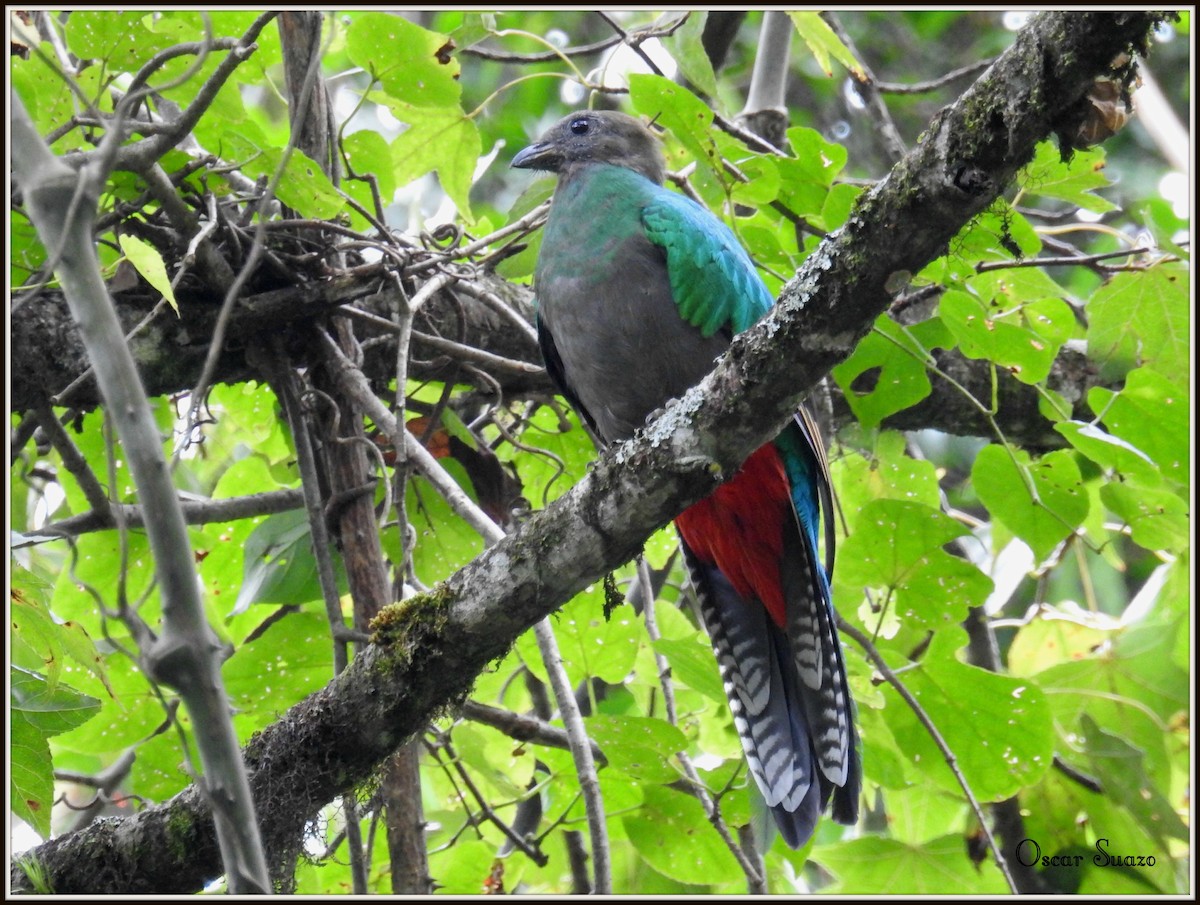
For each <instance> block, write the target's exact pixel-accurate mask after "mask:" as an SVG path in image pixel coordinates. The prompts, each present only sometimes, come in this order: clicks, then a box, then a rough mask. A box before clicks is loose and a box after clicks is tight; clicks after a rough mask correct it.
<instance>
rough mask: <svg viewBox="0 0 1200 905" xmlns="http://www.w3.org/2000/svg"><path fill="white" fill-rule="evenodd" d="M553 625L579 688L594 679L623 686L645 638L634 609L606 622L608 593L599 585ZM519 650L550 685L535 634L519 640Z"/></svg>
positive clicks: (620, 611) (577, 598) (570, 604)
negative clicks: (606, 597)
mask: <svg viewBox="0 0 1200 905" xmlns="http://www.w3.org/2000/svg"><path fill="white" fill-rule="evenodd" d="M552 625H553V627H554V635H555V638H556V639H557V640H558V646H559V651H560V653H561V654H562V658H563V663H564V665H565V666H566V668H567V675H568V676H569V677H570V679H571V681H572V683H575V684H578V683H579V682H584V681H586V680H587V679H588V678H589V677H592V676H595V677H599V678H603V679H604V680H605V681H607V682H611V683H613V684H620V683H621V682H622V681H624V679H625V678H626V676H628V674H629V671H630V670H631V669H632V668H633V663H634V658H635V657H636V656H637V651H638V645H639V644H640V643H641V642H642V640H643V639H644V638H645V632H644V630H643V629H642V626H641V624H640V623H639V622H638V619H637V616H636V615H634V612H633V608H632V607H629V606H621V607H617V608H616V609H615V610H613V612H612V613H611V614H610V617H609V618H608V620H607V621H606V620H605V618H604V589H603V587H601V586H600V585H599V584H596V585H593V586H591V587H589V588H588V589H587V590H586V591H584V592H582V593H580V594H577V595H576V596H575V597H574V599H572V600H571V601H570V602H568V603H567V604H566V605H565V606H564V607H563V608H562V609H561V610H559V611H558V614H557V615H556V616H555V617H554V619H553V620H552ZM517 650H518V651H520V653H521V655H522V657H523V658H524V659H525V662H526V664H527V665H528V666H529V669H530V670H531V671H532V672H533V674H534V675H536V676H538V677H539V678H541V679H542V680H543V681H548V678H547V676H546V671H545V667H544V666H543V665H542V659H541V655H540V653H539V652H538V646H537V639H536V638H535V637H534V635H533V633H532V632H526V633H525V634H524V635H522V636H521V637H520V638H518V639H517Z"/></svg>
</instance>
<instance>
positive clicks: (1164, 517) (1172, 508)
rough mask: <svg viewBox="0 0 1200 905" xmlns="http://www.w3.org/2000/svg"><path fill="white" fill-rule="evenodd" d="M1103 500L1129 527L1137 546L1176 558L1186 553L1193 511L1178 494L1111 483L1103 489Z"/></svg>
mask: <svg viewBox="0 0 1200 905" xmlns="http://www.w3.org/2000/svg"><path fill="white" fill-rule="evenodd" d="M1100 498H1101V499H1102V500H1104V505H1105V506H1107V507H1108V508H1109V509H1111V510H1112V511H1113V513H1114V514H1115V515H1116V516H1117V517H1118V518H1120V519H1121V520H1122V521H1124V522H1125V524H1127V525H1128V526H1129V529H1130V532H1131V536H1132V537H1133V540H1134V543H1137V544H1140V545H1141V546H1143V547H1145V548H1146V549H1147V550H1168V551H1170V552H1172V553H1175V554H1179V553H1183V552H1184V551H1186V550H1187V547H1188V540H1189V528H1190V527H1191V518H1190V511H1189V509H1188V504H1187V503H1185V502H1184V501H1183V500H1181V499H1180V498H1179V496H1178V495H1177V494H1174V493H1171V492H1170V491H1168V490H1159V489H1156V488H1152V487H1130V486H1129V485H1128V484H1117V483H1109V484H1105V485H1104V486H1103V487H1101V488H1100Z"/></svg>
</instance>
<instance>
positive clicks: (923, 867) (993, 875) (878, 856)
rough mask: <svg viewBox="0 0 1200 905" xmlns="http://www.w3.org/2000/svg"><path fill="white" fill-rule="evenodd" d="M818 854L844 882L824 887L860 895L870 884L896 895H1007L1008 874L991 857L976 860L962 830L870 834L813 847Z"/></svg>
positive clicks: (814, 855)
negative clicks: (909, 838)
mask: <svg viewBox="0 0 1200 905" xmlns="http://www.w3.org/2000/svg"><path fill="white" fill-rule="evenodd" d="M812 859H813V860H814V861H816V862H817V863H819V864H821V865H822V866H823V867H826V868H828V869H829V870H831V871H832V872H833V873H834V875H835V876H836V877H837V879H838V882H837V884H836V885H835V886H833V887H832V888H830V889H825V890H822V892H824V893H828V894H831V895H838V894H840V895H858V894H861V893H862V892H863V891H865V890H871V891H873V892H886V893H887V894H888V895H893V896H904V895H908V896H921V897H936V896H941V895H945V894H946V893H947V891H949V890H953V891H954V894H955V895H965V896H969V895H993V896H994V895H1003V894H1005V893H1007V892H1008V891H1009V889H1008V884H1007V883H1005V881H1004V877H1003V876H1002V875H1001V874H1000V871H999V870H997V869H996V867H995V865H994V864H992V863H991V861H990V859H989V861H988V863H987V864H986V865H979V866H977V865H975V864H973V863H972V861H971V859H970V858H969V857H968V856H967V851H966V846H965V845H964V843H963V836H962V833H952V834H950V835H948V836H942V837H941V838H938V839H934V840H931V841H929V842H925V843H923V844H920V845H909V844H905V843H903V842H899V841H897V840H895V839H885V838H883V837H880V836H864V837H862V838H861V839H852V840H850V841H848V842H840V843H838V844H836V845H822V846H818V847H817V848H815V849H813V852H812Z"/></svg>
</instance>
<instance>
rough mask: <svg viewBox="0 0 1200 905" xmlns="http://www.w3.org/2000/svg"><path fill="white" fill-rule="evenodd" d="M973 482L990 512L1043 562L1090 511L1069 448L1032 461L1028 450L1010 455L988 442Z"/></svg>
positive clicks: (975, 466) (975, 470) (976, 462)
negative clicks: (1031, 491) (1033, 494)
mask: <svg viewBox="0 0 1200 905" xmlns="http://www.w3.org/2000/svg"><path fill="white" fill-rule="evenodd" d="M1014 456H1015V458H1016V462H1015V463H1014V461H1013V459H1014ZM971 481H972V483H973V484H974V485H975V492H976V493H978V494H979V499H980V500H981V501H982V502H983V504H984V505H985V506H987V508H988V511H989V512H991V513H992V516H993V517H994V518H996V519H998V520H999V521H1000V522H1002V523H1003V524H1004V525H1005V526H1006V527H1007V528H1008V529H1009V530H1010V531H1012V532H1013V533H1014V534H1016V535H1017V536H1018V537H1019V538H1021V539H1022V540H1023V541H1025V542H1026V543H1027V544H1029V546H1030V547H1031V548H1033V552H1034V555H1035V556H1037V558H1038V559H1039V560H1041V559H1045V558H1046V557H1047V556H1049V555H1050V552H1051V551H1052V550H1053V549H1054V548H1055V547H1056V546H1057V545H1058V544H1059V543H1061V542H1062V541H1063V540H1065V539H1066V538H1067V537H1068V536H1069V535H1070V534H1071V533H1072V532H1074V531H1075V529H1077V528H1078V527H1079V526H1080V525H1081V524H1082V523H1083V520H1084V518H1085V517H1086V516H1087V514H1088V496H1087V493H1086V492H1085V491H1084V488H1083V479H1082V477H1081V476H1080V474H1079V466H1078V465H1077V464H1076V463H1075V459H1074V457H1073V455H1072V454H1071V453H1070V452H1067V451H1065V450H1060V451H1057V452H1052V453H1049V454H1047V455H1045V456H1043V457H1042V458H1041V459H1039V460H1037V461H1036V462H1031V461H1030V458H1029V454H1028V453H1026V452H1025V451H1024V450H1013V451H1012V454H1011V455H1010V452H1009V451H1006V450H1005V449H1004V447H1001V446H996V445H995V444H993V445H991V446H986V447H984V448H983V449H982V450H980V451H979V455H978V456H976V458H975V465H974V467H973V468H972V469H971ZM1030 484H1031V485H1032V488H1033V492H1034V493H1035V494H1036V501H1035V499H1034V497H1033V496H1031V495H1030V489H1029V486H1028V485H1030Z"/></svg>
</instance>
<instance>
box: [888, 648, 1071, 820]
mask: <svg viewBox="0 0 1200 905" xmlns="http://www.w3.org/2000/svg"><path fill="white" fill-rule="evenodd" d="M964 640H965V638H964V636H963V634H962V633H961V632H960V631H958V630H947V631H940V632H937V633H936V634H935V635H934V638H933V643H932V644H931V645H930V647H929V650H928V651H927V652H926V654H925V656H924V657H923V658H922V659H921V660H920V661H919V662H918V663H916V664H914V665H913V666H912V667H911V668H910V669H907V670H905V671H904V673H903V674H902V676H901V678H902V681H903V682H904V684H905V685H906V686H907V687H908V690H909V691H910V692H911V693H912V695H913V697H914V698H915V699H916V701H917V703H918V704H919V705H920V706H921V709H922V710H924V711H925V713H926V715H927V716H928V717H929V718H930V720H931V721H932V722H933V724H934V726H936V727H937V729H938V732H939V734H940V735H941V736H942V738H943V740H944V741H945V742H946V745H947V746H948V747H949V749H950V750H951V751H952V752H953V753H954V757H955V760H956V761H957V764H958V767H959V770H960V771H961V772H962V775H963V776H964V778H965V779H966V781H967V784H968V785H970V787H971V790H972V791H973V792H974V794H975V796H976V798H977V799H978V800H979V801H981V802H989V801H1002V800H1004V799H1005V798H1009V797H1011V796H1013V795H1016V794H1017V793H1018V792H1019V791H1021V790H1022V789H1024V788H1026V787H1027V786H1030V785H1032V784H1033V783H1035V782H1037V780H1038V779H1039V778H1041V776H1042V775H1043V774H1044V773H1045V772H1046V771H1047V770H1048V769H1049V768H1050V764H1051V761H1052V760H1053V759H1054V748H1055V741H1056V740H1055V737H1054V725H1053V722H1052V721H1051V715H1050V707H1049V706H1048V704H1047V701H1046V695H1045V693H1044V692H1043V691H1042V689H1041V688H1039V687H1038V685H1037V684H1035V683H1034V682H1033V681H1032V680H1030V679H1017V678H1012V677H1010V676H1002V675H998V674H996V673H993V672H988V671H987V670H984V669H979V668H978V667H975V666H968V665H967V664H965V663H961V662H959V660H958V659H957V658H956V656H955V649H956V647H957V646H958V645H959V644H960V643H961V642H962V641H964ZM887 706H888V710H889V711H892V713H893V715H892V717H891V719H890V720H889V726H890V728H891V730H892V734H893V735H894V736H895V738H896V742H897V743H898V744H899V746H900V749H901V750H902V751H904V752H905V753H906V754H907V755H908V756H909V758H911V759H912V762H913V764H914V766H916V768H917V769H919V770H920V772H921V773H922V774H923V775H925V776H927V777H929V778H931V779H933V780H934V781H936V782H937V784H938V785H939V786H940V787H941V788H943V789H946V790H947V791H950V792H956V793H958V792H961V786H960V785H959V783H958V780H957V779H956V778H955V777H954V774H953V773H952V772H951V770H950V768H949V766H947V764H946V760H945V756H944V755H943V754H942V752H941V750H940V749H939V748H938V746H937V745H936V744H935V743H934V741H933V739H932V738H931V737H930V735H929V732H928V730H927V729H926V728H925V726H924V725H923V724H922V723H921V722H920V721H919V720H918V719H917V717H916V715H915V714H914V713H913V711H912V710H911V709H910V708H909V707H908V705H907V704H905V703H904V702H903V701H902V700H901V699H900V698H899V696H896V695H894V693H893V692H892V690H891V689H890V688H889V689H888V705H887ZM893 708H895V710H893Z"/></svg>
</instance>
